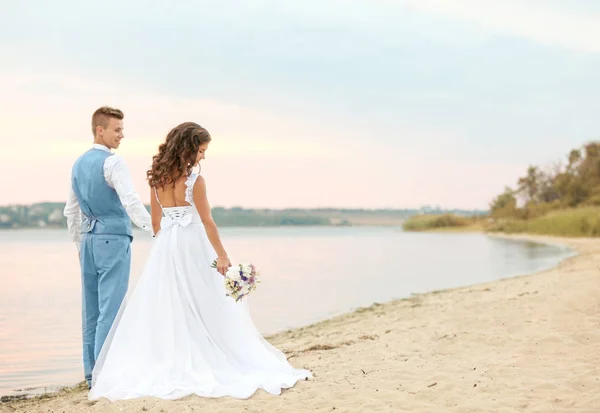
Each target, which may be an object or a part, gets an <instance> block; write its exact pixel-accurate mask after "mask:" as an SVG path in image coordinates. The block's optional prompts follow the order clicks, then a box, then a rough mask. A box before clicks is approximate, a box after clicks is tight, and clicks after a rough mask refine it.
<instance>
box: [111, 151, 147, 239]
mask: <svg viewBox="0 0 600 413" xmlns="http://www.w3.org/2000/svg"><path fill="white" fill-rule="evenodd" d="M104 178H105V179H106V183H107V184H108V185H109V186H110V187H111V188H114V189H115V191H117V195H119V199H120V200H121V204H123V206H124V207H125V210H126V211H127V214H128V215H129V217H130V218H131V220H132V221H133V223H134V224H135V225H137V226H138V227H140V228H141V229H143V230H145V231H149V232H152V218H151V217H150V214H149V213H148V210H147V209H146V207H145V206H144V204H143V203H142V201H141V199H140V196H139V195H138V193H137V192H136V190H135V188H134V187H133V182H132V180H131V174H130V172H129V169H128V168H127V165H125V161H124V160H123V158H121V157H120V156H118V155H113V156H110V157H108V158H107V159H106V161H105V162H104Z"/></svg>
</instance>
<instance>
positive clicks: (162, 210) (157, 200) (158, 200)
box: [152, 186, 165, 213]
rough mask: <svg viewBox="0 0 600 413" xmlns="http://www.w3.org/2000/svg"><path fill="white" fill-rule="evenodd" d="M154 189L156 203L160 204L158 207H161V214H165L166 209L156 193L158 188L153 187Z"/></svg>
mask: <svg viewBox="0 0 600 413" xmlns="http://www.w3.org/2000/svg"><path fill="white" fill-rule="evenodd" d="M152 189H154V196H155V197H156V202H158V205H159V206H160V210H161V212H163V213H164V212H165V211H164V209H163V206H162V204H161V203H160V199H158V192H157V191H156V187H155V186H153V187H152Z"/></svg>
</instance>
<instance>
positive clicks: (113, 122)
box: [97, 118, 124, 149]
mask: <svg viewBox="0 0 600 413" xmlns="http://www.w3.org/2000/svg"><path fill="white" fill-rule="evenodd" d="M97 134H98V135H99V136H98V137H99V138H100V140H101V141H102V142H104V144H105V145H106V146H107V147H108V148H110V149H117V148H118V147H119V145H120V144H121V139H123V137H124V136H123V121H122V120H120V119H117V118H110V119H109V121H108V126H107V127H106V128H103V127H102V126H98V132H97Z"/></svg>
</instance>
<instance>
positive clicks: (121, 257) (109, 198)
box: [71, 149, 133, 385]
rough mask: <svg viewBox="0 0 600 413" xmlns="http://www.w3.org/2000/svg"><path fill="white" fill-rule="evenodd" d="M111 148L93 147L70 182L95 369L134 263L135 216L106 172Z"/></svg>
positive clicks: (88, 365) (88, 348)
mask: <svg viewBox="0 0 600 413" xmlns="http://www.w3.org/2000/svg"><path fill="white" fill-rule="evenodd" d="M109 156H112V154H111V153H110V152H107V151H103V150H99V149H90V150H89V151H87V152H86V153H84V154H83V155H82V156H81V157H80V158H79V159H78V160H77V161H76V162H75V165H74V166H73V171H72V177H71V185H72V188H73V191H74V192H75V195H76V197H77V200H78V201H79V205H80V207H81V211H82V213H83V221H82V227H81V228H82V229H81V231H82V234H83V235H82V240H81V250H80V263H81V281H82V290H83V297H82V309H83V314H82V326H83V366H84V372H85V378H86V380H87V382H88V385H91V380H92V370H93V369H94V365H95V362H96V359H97V357H98V354H99V353H100V350H101V349H102V345H103V344H104V340H105V339H106V336H107V335H108V332H109V331H110V328H111V326H112V324H113V321H114V320H115V317H116V315H117V313H118V311H119V308H120V306H121V303H122V301H123V299H124V298H125V294H126V293H127V287H128V284H129V270H130V266H131V241H132V240H133V235H132V231H131V219H130V218H129V216H128V215H127V211H126V210H125V208H124V207H123V205H122V204H121V201H120V199H119V196H118V195H117V192H116V191H115V190H114V189H113V188H111V187H110V186H109V185H108V184H107V183H106V180H105V178H104V161H106V159H107V158H108V157H109Z"/></svg>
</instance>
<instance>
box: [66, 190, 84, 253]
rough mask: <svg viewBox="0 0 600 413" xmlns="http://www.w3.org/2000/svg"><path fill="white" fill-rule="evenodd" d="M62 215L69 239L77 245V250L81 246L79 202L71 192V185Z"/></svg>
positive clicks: (73, 192)
mask: <svg viewBox="0 0 600 413" xmlns="http://www.w3.org/2000/svg"><path fill="white" fill-rule="evenodd" d="M63 215H64V216H65V217H67V228H68V230H69V237H70V238H71V241H73V242H74V243H75V244H76V245H77V250H78V251H79V247H80V244H81V208H80V207H79V201H78V200H77V196H76V195H75V191H73V186H72V185H71V187H70V189H69V199H68V200H67V204H66V205H65V209H64V211H63Z"/></svg>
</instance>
